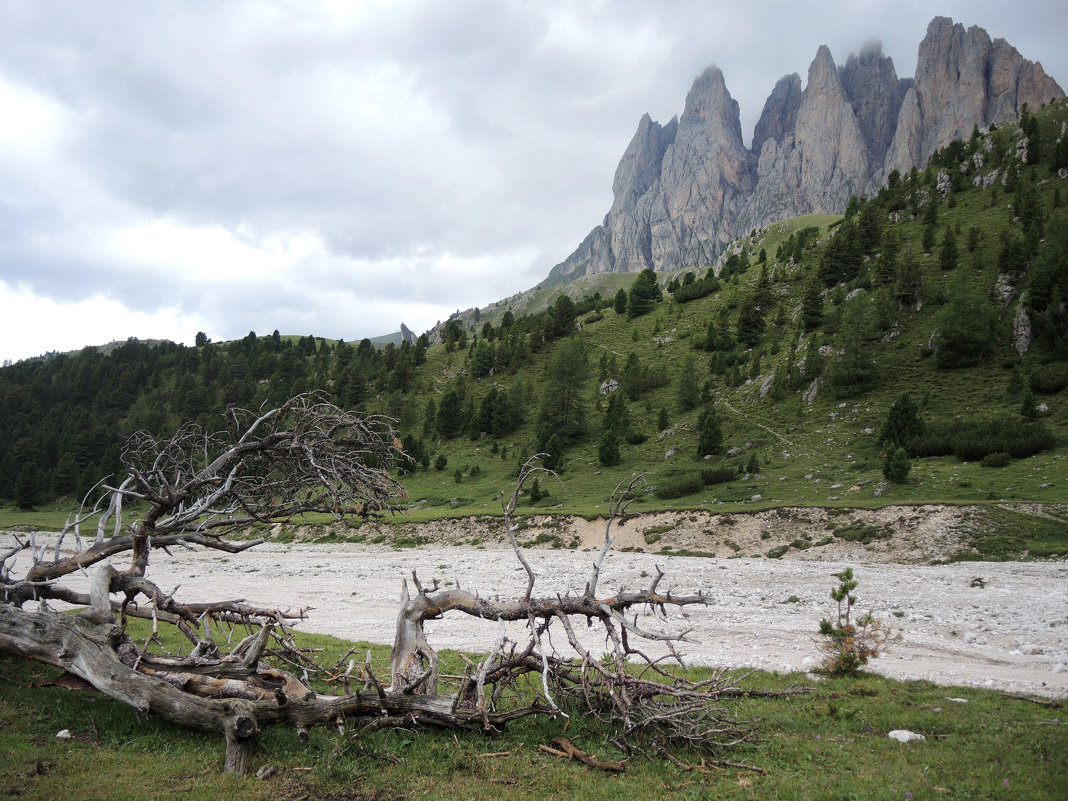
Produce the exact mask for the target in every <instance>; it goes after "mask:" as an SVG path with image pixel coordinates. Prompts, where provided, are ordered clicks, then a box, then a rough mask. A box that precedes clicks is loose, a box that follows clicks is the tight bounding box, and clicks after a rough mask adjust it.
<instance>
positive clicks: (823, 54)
mask: <svg viewBox="0 0 1068 801" xmlns="http://www.w3.org/2000/svg"><path fill="white" fill-rule="evenodd" d="M915 74H916V77H915V79H911V78H899V77H898V76H897V72H896V70H895V69H894V63H893V60H892V59H890V58H888V57H886V56H884V55H883V53H882V48H881V46H880V45H879V44H878V43H869V44H867V45H865V46H864V48H863V49H861V51H860V54H859V55H850V56H849V58H848V59H847V60H846V63H845V64H844V65H843V66H841V67H836V66H835V63H834V59H833V57H832V55H831V52H830V50H828V49H827V47H826V46H821V47H820V48H819V50H818V51H817V53H816V58H815V59H814V60H813V62H812V64H811V65H810V67H809V70H808V79H807V82H806V84H805V88H804V90H802V88H801V79H800V77H799V76H798V75H797V74H796V73H794V74H792V75H787V76H786V77H784V78H782V79H781V80H780V81H779V82H778V83H776V84H775V88H774V89H773V90H772V92H771V95H770V96H769V97H768V100H767V102H766V103H765V104H764V110H763V112H762V113H761V115H760V119H759V121H758V122H757V124H756V128H755V130H754V132H753V141H752V148H746V147H745V144H744V142H743V139H742V131H741V122H740V118H739V114H738V104H737V102H735V100H734V99H733V98H732V97H731V95H730V92H728V91H727V87H726V86H725V84H724V82H723V74H722V73H721V72H720V71H719V70H718V69H716V68H714V67H710V68H709V69H707V70H705V72H703V73H702V74H701V75H699V76H698V77H697V79H696V80H695V81H694V83H693V86H692V88H691V89H690V92H689V94H688V95H687V96H686V105H685V109H684V111H683V114H682V116H681V117H680V118H678V119H672V120H671V121H670V122H668V123H667V124H666V125H660V124H659V123H657V122H655V121H654V120H652V119H650V118H649V115H645V116H643V117H642V119H641V120H640V121H639V123H638V129H637V131H636V132H635V134H634V138H633V139H632V140H631V142H630V144H629V145H628V147H627V149H626V152H625V153H624V154H623V158H622V159H621V160H620V163H619V167H618V168H617V169H616V175H615V180H614V181H613V184H612V192H613V197H614V199H613V202H612V207H611V209H609V211H608V214H607V215H605V218H604V221H603V223H602V224H601V225H599V226H597V227H596V228H594V229H593V230H592V231H591V232H590V233H589V235H588V236H587V237H586V239H585V240H583V242H582V244H580V245H579V247H578V248H577V249H576V250H575V251H574V252H573V253H572V254H571V255H570V256H568V257H567V259H566V260H564V261H563V262H561V263H560V264H558V265H556V267H554V268H553V270H552V272H551V273H550V275H549V278H548V280H547V281H546V282H545V283H546V284H549V283H560V282H564V281H571V280H574V279H575V278H578V277H579V276H582V275H586V274H587V273H599V272H610V271H614V272H633V271H638V270H643V269H646V268H649V269H653V270H657V271H660V272H667V271H672V270H678V269H683V268H691V269H692V268H697V269H704V268H705V267H708V266H710V265H712V264H714V263H715V261H716V259H717V258H718V257H719V255H720V253H722V251H723V249H724V247H725V246H726V245H727V243H729V242H730V241H732V240H733V239H735V238H737V237H738V236H739V235H741V234H743V233H745V232H747V231H750V230H752V229H753V228H756V227H759V226H761V225H765V224H767V223H770V222H774V221H776V220H780V219H783V218H785V217H793V216H796V215H799V214H807V213H811V212H819V213H840V212H841V211H842V210H843V209H844V208H845V205H846V203H847V202H848V201H849V197H850V195H853V194H858V195H859V194H873V193H875V192H877V191H878V189H879V187H880V186H881V185H882V184H883V183H884V182H885V181H886V177H887V176H888V175H889V173H890V171H891V170H894V169H897V170H901V171H907V170H910V169H912V167H914V166H916V167H919V166H922V165H923V164H925V163H926V161H927V159H928V158H929V157H930V156H931V154H932V153H933V152H934V151H935V150H937V149H938V148H940V147H943V146H944V145H946V144H948V143H949V142H951V141H952V140H954V139H958V138H967V137H968V136H970V135H971V132H972V128H973V127H974V126H976V125H978V126H979V127H984V126H987V125H989V124H990V123H992V122H994V123H1000V122H1004V121H1007V120H1014V119H1017V118H1018V117H1019V116H1020V112H1021V109H1022V108H1023V105H1024V104H1025V103H1026V104H1028V105H1030V106H1031V107H1032V108H1038V107H1039V106H1041V105H1042V104H1043V103H1046V102H1049V101H1050V100H1051V99H1053V98H1060V97H1063V96H1064V92H1063V90H1062V89H1061V87H1060V86H1058V85H1057V82H1056V81H1054V80H1053V79H1052V78H1050V77H1049V76H1048V75H1046V74H1045V72H1044V71H1043V69H1042V65H1041V64H1038V63H1034V62H1030V61H1027V60H1026V59H1024V58H1023V56H1021V55H1020V54H1019V52H1017V50H1016V49H1015V48H1014V47H1012V46H1011V45H1010V44H1008V43H1007V42H1006V41H1005V40H1003V39H996V40H993V41H991V39H990V37H989V36H988V35H987V33H986V31H984V30H983V29H982V28H977V27H972V28H969V29H967V30H965V29H964V27H963V26H962V25H959V24H954V23H953V21H952V20H950V19H948V18H946V17H936V18H935V19H934V20H933V21H932V22H931V24H930V25H929V26H928V29H927V35H926V36H925V37H924V39H923V41H922V42H921V43H920V47H919V57H918V61H917V67H916V73H915Z"/></svg>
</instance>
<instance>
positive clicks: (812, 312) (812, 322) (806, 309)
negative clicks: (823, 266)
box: [801, 280, 823, 331]
mask: <svg viewBox="0 0 1068 801" xmlns="http://www.w3.org/2000/svg"><path fill="white" fill-rule="evenodd" d="M822 324H823V286H822V285H821V284H820V282H819V281H817V280H812V281H809V282H808V286H807V287H806V288H805V294H804V295H803V296H802V298H801V326H802V327H803V328H804V329H805V330H806V331H813V330H815V329H817V328H819V327H820V326H821V325H822Z"/></svg>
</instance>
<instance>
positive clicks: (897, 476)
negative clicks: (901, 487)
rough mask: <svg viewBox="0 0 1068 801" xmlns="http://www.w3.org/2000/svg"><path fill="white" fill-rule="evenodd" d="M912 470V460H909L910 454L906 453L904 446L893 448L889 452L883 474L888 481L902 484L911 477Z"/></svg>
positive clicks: (884, 463)
mask: <svg viewBox="0 0 1068 801" xmlns="http://www.w3.org/2000/svg"><path fill="white" fill-rule="evenodd" d="M910 470H912V462H910V461H909V455H908V454H907V453H905V449H904V448H891V449H890V450H889V451H888V452H887V454H886V461H885V462H883V475H884V476H886V480H887V481H893V482H894V483H895V484H902V483H904V481H905V479H907V478H908V477H909V471H910Z"/></svg>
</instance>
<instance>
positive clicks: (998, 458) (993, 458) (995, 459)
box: [982, 451, 1012, 467]
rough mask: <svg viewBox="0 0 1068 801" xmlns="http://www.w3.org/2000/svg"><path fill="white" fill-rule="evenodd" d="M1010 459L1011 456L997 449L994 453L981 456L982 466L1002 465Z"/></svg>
mask: <svg viewBox="0 0 1068 801" xmlns="http://www.w3.org/2000/svg"><path fill="white" fill-rule="evenodd" d="M1011 461H1012V457H1011V456H1009V455H1008V454H1007V453H1005V451H997V452H996V453H988V454H987V455H986V456H984V457H983V462H982V465H983V467H1004V466H1005V465H1007V464H1008V463H1009V462H1011Z"/></svg>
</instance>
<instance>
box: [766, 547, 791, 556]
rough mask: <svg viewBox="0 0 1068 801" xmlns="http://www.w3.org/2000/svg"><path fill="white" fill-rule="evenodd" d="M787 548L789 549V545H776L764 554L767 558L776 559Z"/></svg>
mask: <svg viewBox="0 0 1068 801" xmlns="http://www.w3.org/2000/svg"><path fill="white" fill-rule="evenodd" d="M788 550H790V546H789V545H776V546H775V547H774V548H772V549H771V550H770V551H768V552H767V553H766V554H764V555H765V556H767V557H768V559H778V558H779V557H780V556H782V555H783V554H784V553H786V552H787V551H788Z"/></svg>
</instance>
